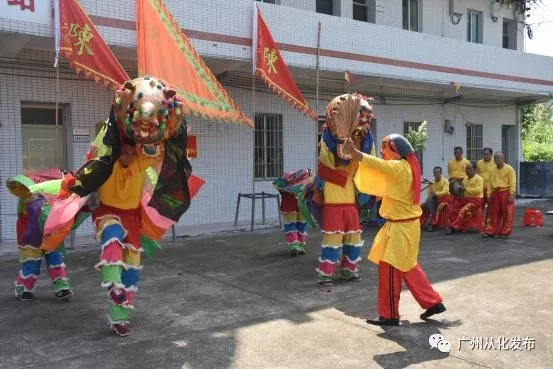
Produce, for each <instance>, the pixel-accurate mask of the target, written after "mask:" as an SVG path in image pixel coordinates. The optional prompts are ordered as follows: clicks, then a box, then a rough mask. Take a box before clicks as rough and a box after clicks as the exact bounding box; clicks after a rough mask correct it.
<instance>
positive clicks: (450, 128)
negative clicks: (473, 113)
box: [444, 119, 455, 135]
mask: <svg viewBox="0 0 553 369" xmlns="http://www.w3.org/2000/svg"><path fill="white" fill-rule="evenodd" d="M444 132H445V133H449V134H451V135H452V134H453V132H455V127H453V125H452V124H451V120H449V119H446V120H445V121H444Z"/></svg>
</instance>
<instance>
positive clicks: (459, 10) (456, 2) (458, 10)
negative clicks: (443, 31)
mask: <svg viewBox="0 0 553 369" xmlns="http://www.w3.org/2000/svg"><path fill="white" fill-rule="evenodd" d="M449 14H464V12H463V3H462V0H449Z"/></svg>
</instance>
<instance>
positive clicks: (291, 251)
mask: <svg viewBox="0 0 553 369" xmlns="http://www.w3.org/2000/svg"><path fill="white" fill-rule="evenodd" d="M288 255H290V256H298V250H296V249H290V250H288Z"/></svg>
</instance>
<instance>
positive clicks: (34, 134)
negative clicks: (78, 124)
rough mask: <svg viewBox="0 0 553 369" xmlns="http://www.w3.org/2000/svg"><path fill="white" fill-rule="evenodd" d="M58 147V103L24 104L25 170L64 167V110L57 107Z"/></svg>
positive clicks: (22, 125) (23, 138) (22, 137)
mask: <svg viewBox="0 0 553 369" xmlns="http://www.w3.org/2000/svg"><path fill="white" fill-rule="evenodd" d="M58 115H59V117H58V127H57V129H58V134H57V147H56V107H55V105H52V106H50V105H43V104H37V105H34V104H28V103H24V104H22V105H21V139H22V151H23V172H24V174H26V173H28V172H29V171H35V170H43V169H48V168H64V167H65V165H64V164H65V160H64V158H65V155H64V154H65V152H64V151H65V150H64V144H63V143H64V142H65V139H64V137H63V134H62V133H63V129H62V127H63V110H62V109H58Z"/></svg>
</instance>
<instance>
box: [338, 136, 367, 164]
mask: <svg viewBox="0 0 553 369" xmlns="http://www.w3.org/2000/svg"><path fill="white" fill-rule="evenodd" d="M342 145H343V146H342V152H343V153H344V155H351V157H352V159H354V160H356V161H361V159H362V158H363V154H361V153H360V152H359V150H357V148H356V147H355V145H354V144H353V141H352V140H351V139H350V138H348V139H346V140H344V143H343V144H342Z"/></svg>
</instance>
